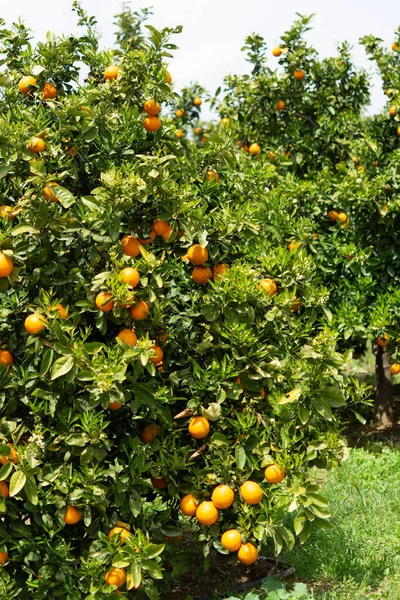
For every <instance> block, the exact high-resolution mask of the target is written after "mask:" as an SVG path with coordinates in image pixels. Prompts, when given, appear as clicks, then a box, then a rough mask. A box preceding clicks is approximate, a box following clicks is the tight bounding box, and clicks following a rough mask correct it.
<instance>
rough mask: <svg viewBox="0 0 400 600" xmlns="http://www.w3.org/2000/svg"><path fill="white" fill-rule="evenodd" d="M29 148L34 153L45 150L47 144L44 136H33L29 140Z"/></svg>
mask: <svg viewBox="0 0 400 600" xmlns="http://www.w3.org/2000/svg"><path fill="white" fill-rule="evenodd" d="M28 148H29V150H30V151H31V152H33V154H39V152H44V149H45V148H46V144H45V142H44V140H42V138H39V137H33V138H32V139H31V140H30V141H29V142H28Z"/></svg>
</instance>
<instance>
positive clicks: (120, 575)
mask: <svg viewBox="0 0 400 600" xmlns="http://www.w3.org/2000/svg"><path fill="white" fill-rule="evenodd" d="M104 581H105V582H106V584H107V585H116V586H117V587H118V588H120V587H121V586H123V585H124V583H125V581H126V571H125V569H122V568H121V567H113V568H112V569H110V570H109V571H107V573H106V574H105V575H104Z"/></svg>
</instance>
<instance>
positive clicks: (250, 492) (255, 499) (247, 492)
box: [240, 480, 264, 504]
mask: <svg viewBox="0 0 400 600" xmlns="http://www.w3.org/2000/svg"><path fill="white" fill-rule="evenodd" d="M240 493H241V494H242V498H243V500H244V501H245V502H247V504H259V503H260V502H261V500H262V499H263V495H264V494H263V491H262V489H261V487H260V485H259V484H258V483H256V482H255V481H250V480H249V481H245V482H244V483H243V484H242V485H241V486H240Z"/></svg>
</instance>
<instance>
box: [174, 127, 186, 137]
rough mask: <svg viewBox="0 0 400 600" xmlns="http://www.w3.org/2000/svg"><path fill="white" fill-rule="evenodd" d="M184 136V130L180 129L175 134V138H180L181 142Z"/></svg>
mask: <svg viewBox="0 0 400 600" xmlns="http://www.w3.org/2000/svg"><path fill="white" fill-rule="evenodd" d="M184 135H185V133H184V132H183V131H182V129H178V131H176V132H175V136H176V137H177V138H178V140H181V139H182V138H183V136H184Z"/></svg>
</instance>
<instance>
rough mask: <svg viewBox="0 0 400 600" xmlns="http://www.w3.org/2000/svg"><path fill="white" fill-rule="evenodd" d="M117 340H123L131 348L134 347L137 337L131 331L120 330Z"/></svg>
mask: <svg viewBox="0 0 400 600" xmlns="http://www.w3.org/2000/svg"><path fill="white" fill-rule="evenodd" d="M117 338H119V339H120V340H123V341H124V342H125V344H128V346H132V348H133V346H136V343H137V335H136V333H135V332H134V331H133V330H132V329H122V330H121V331H120V332H119V334H118V335H117Z"/></svg>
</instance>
